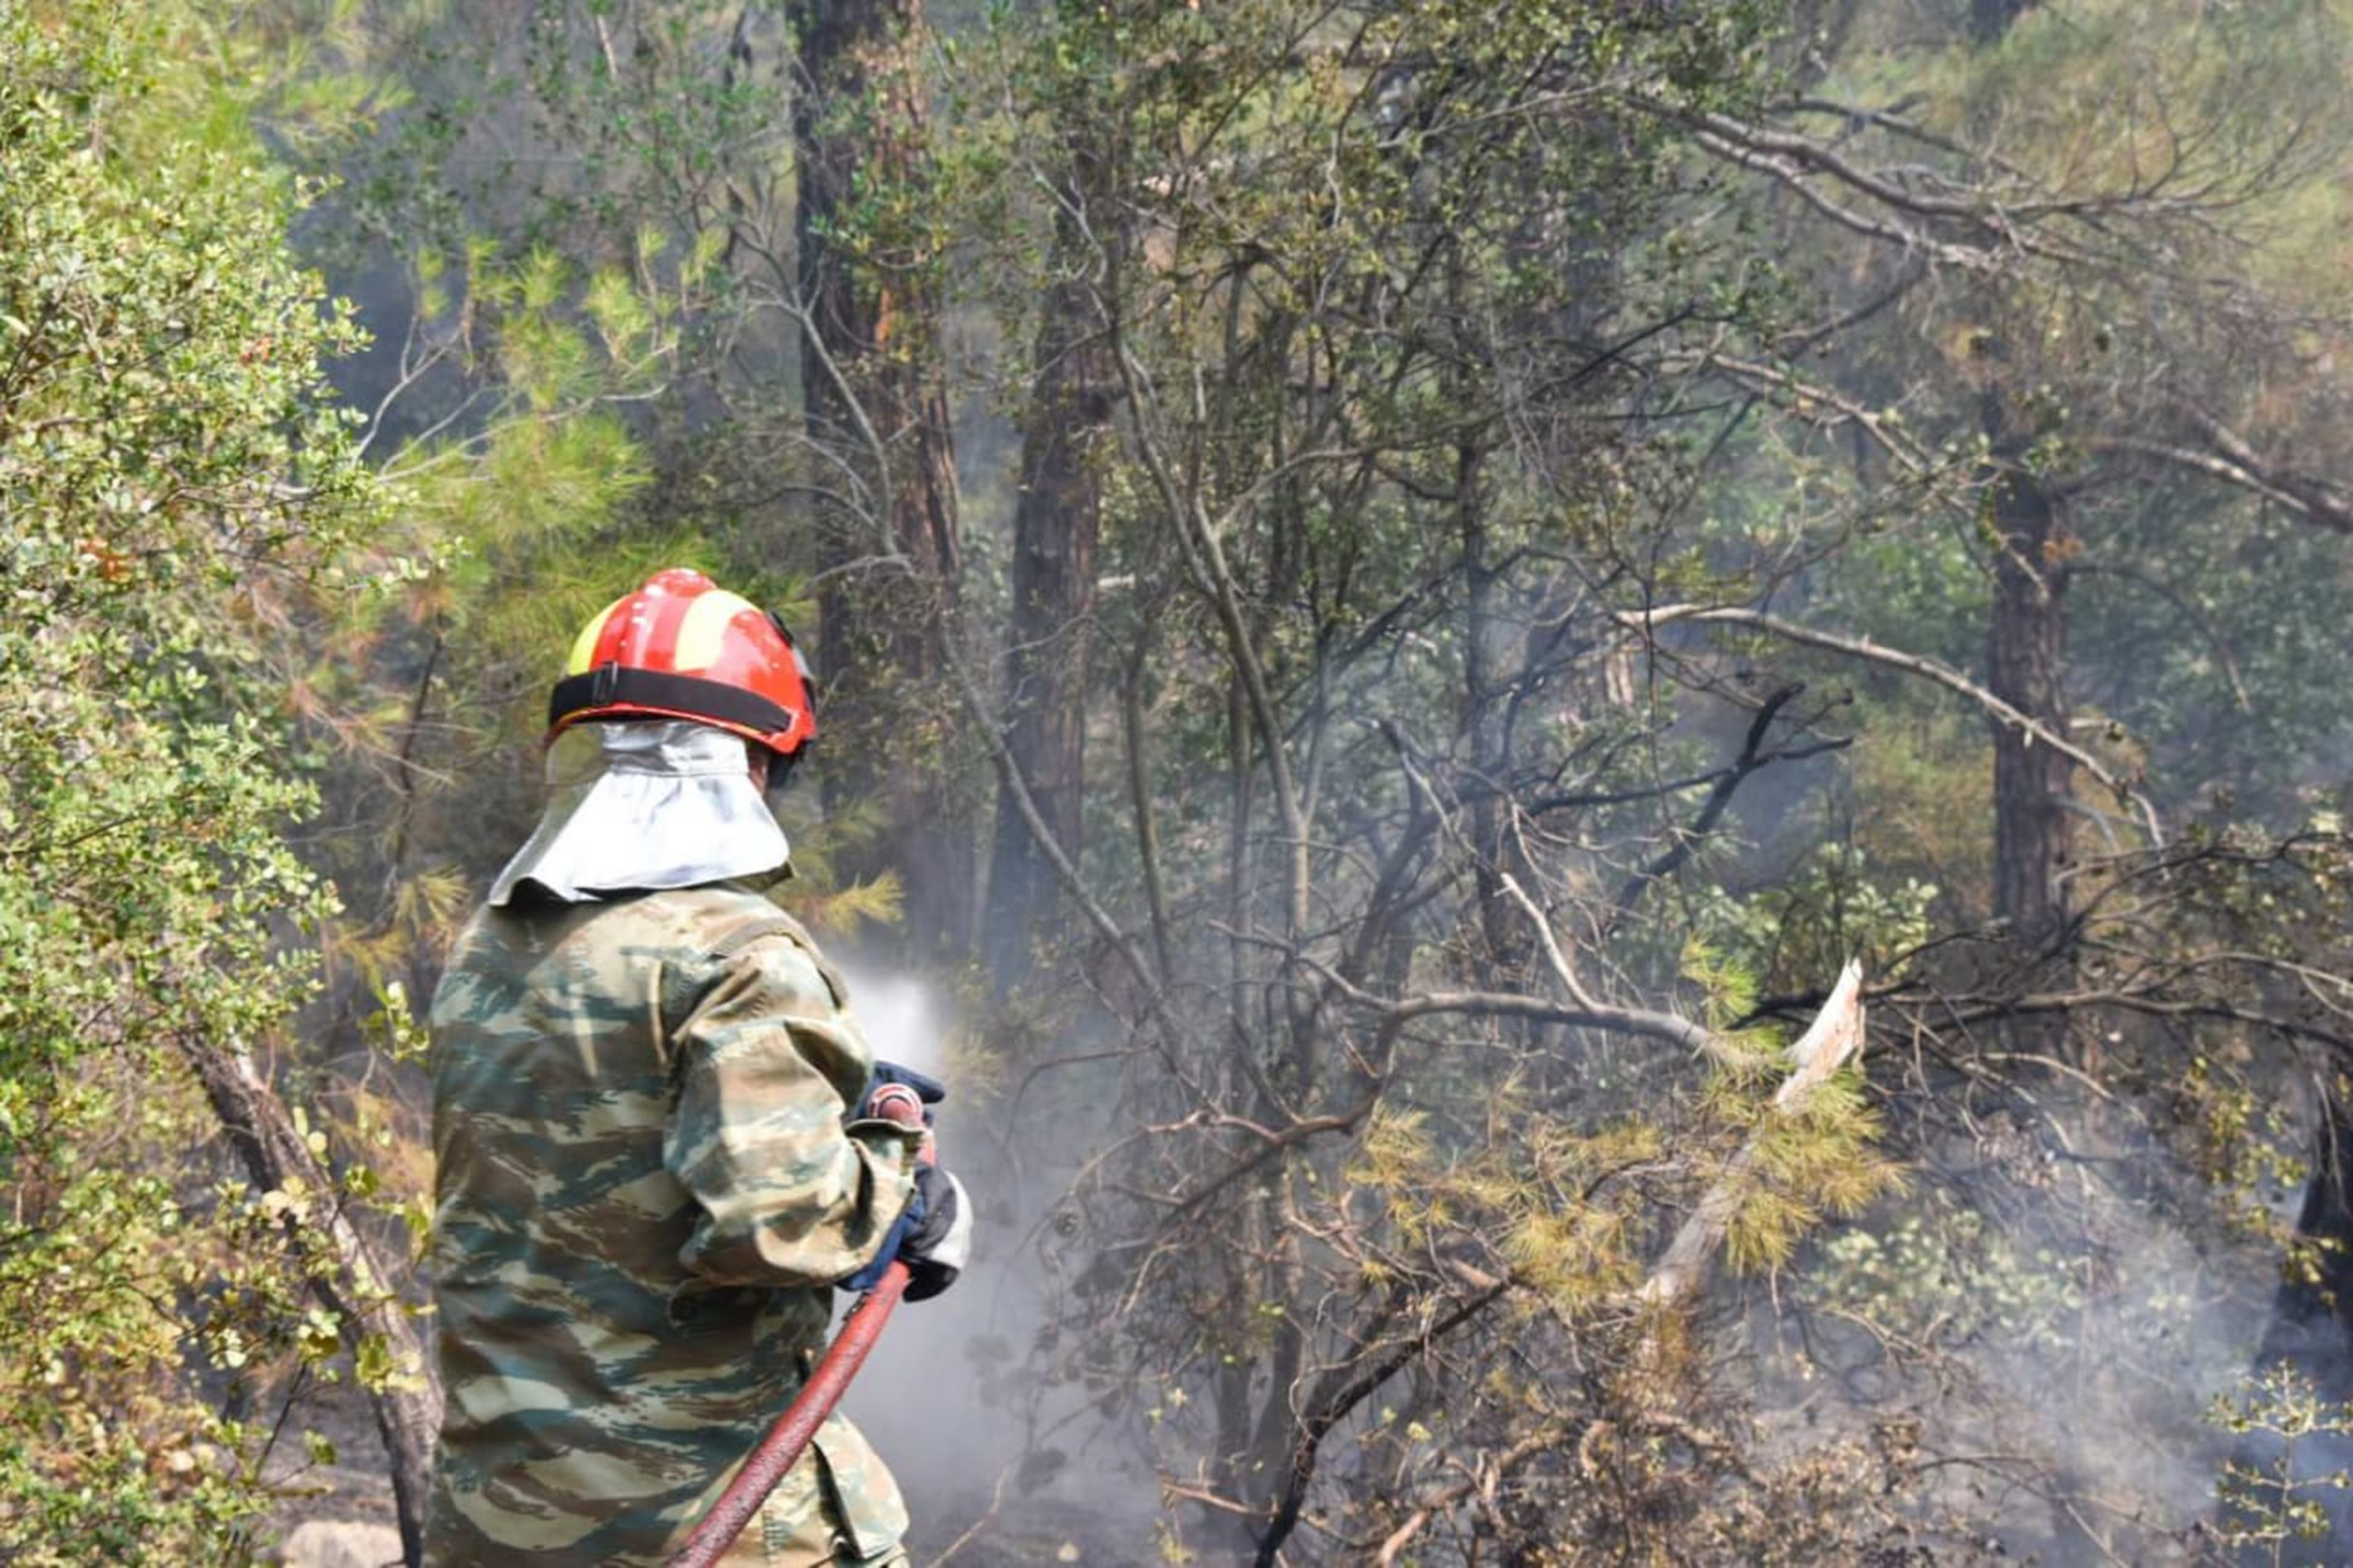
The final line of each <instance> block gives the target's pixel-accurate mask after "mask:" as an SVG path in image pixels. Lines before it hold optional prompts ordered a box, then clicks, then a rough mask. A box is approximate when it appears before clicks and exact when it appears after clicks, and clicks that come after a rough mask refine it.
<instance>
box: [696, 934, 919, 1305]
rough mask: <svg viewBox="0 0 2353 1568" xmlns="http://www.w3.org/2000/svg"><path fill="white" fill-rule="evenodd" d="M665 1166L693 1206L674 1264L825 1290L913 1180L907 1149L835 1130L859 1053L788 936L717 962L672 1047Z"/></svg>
mask: <svg viewBox="0 0 2353 1568" xmlns="http://www.w3.org/2000/svg"><path fill="white" fill-rule="evenodd" d="M673 1047H674V1050H675V1051H676V1055H675V1056H674V1058H673V1060H674V1061H675V1062H676V1063H677V1068H678V1085H679V1088H678V1101H677V1110H676V1114H675V1115H674V1116H673V1117H672V1119H671V1122H670V1128H669V1131H668V1134H667V1137H666V1140H665V1145H664V1149H663V1158H664V1163H665V1165H667V1166H668V1167H669V1169H670V1172H671V1174H672V1175H673V1176H676V1177H677V1179H678V1181H679V1182H680V1183H681V1184H682V1185H683V1186H684V1187H686V1188H687V1190H688V1192H690V1193H692V1194H693V1195H694V1198H695V1199H696V1202H697V1203H698V1204H699V1207H700V1212H699V1214H698V1215H697V1217H696V1221H695V1226H694V1232H693V1234H692V1235H691V1236H689V1237H688V1241H687V1244H686V1245H685V1247H683V1248H682V1249H681V1250H680V1253H679V1262H680V1263H681V1264H683V1265H684V1266H685V1267H687V1268H688V1270H689V1271H691V1272H693V1273H695V1274H697V1275H699V1276H700V1277H702V1278H706V1279H709V1280H710V1281H711V1282H712V1283H713V1284H718V1285H781V1286H806V1285H830V1284H832V1283H833V1282H834V1281H835V1280H837V1279H839V1278H842V1277H843V1276H844V1275H847V1274H849V1273H851V1272H853V1271H855V1270H856V1269H857V1268H858V1267H860V1266H861V1265H863V1264H864V1263H865V1262H866V1261H867V1259H868V1258H869V1257H870V1256H872V1255H873V1253H874V1250H875V1249H876V1248H877V1247H878V1246H880V1245H881V1242H882V1237H883V1235H884V1233H886V1232H888V1231H889V1229H890V1227H891V1224H892V1221H894V1220H896V1219H897V1218H898V1215H899V1211H900V1210H902V1209H904V1208H905V1207H906V1202H907V1195H908V1192H909V1191H910V1190H911V1188H912V1186H913V1182H914V1172H915V1141H914V1140H913V1139H911V1138H909V1137H907V1136H906V1135H905V1134H904V1133H903V1132H901V1131H899V1130H898V1129H896V1128H895V1127H893V1126H892V1125H891V1124H889V1123H887V1122H882V1123H875V1122H863V1121H861V1122H859V1123H858V1124H856V1125H855V1126H854V1127H847V1128H846V1127H845V1126H844V1124H843V1113H844V1109H845V1107H846V1104H847V1097H846V1096H851V1095H856V1094H858V1092H859V1091H860V1088H861V1087H862V1085H863V1084H864V1082H865V1078H866V1074H867V1072H868V1069H869V1066H870V1062H871V1060H872V1059H871V1056H870V1053H869V1051H867V1048H866V1043H865V1041H864V1040H861V1039H860V1038H859V1037H858V1030H857V1028H856V1026H854V1025H853V1024H852V1023H851V1022H850V1021H849V1019H848V1017H847V1016H846V1014H845V1013H844V1012H843V1010H842V1008H841V1006H839V1003H838V1000H837V998H836V997H835V993H834V990H833V987H832V986H831V985H830V984H829V983H827V981H826V979H825V977H824V974H823V973H822V972H821V971H820V970H819V969H818V966H817V964H816V962H815V961H814V960H813V958H812V957H811V956H810V955H809V954H808V953H807V952H805V951H804V950H802V949H801V947H800V946H799V945H798V944H797V943H795V942H794V941H792V940H791V939H790V937H784V936H781V935H779V936H771V937H762V938H761V939H759V940H757V941H756V942H752V943H750V944H748V945H746V946H745V948H744V949H742V950H741V951H739V952H733V953H730V954H728V955H726V956H725V958H724V960H723V967H722V969H721V971H719V973H718V975H717V977H716V978H715V980H714V982H713V983H712V984H711V985H710V987H709V988H708V989H707V990H706V991H705V992H704V993H703V994H702V995H701V996H700V998H699V1000H698V1001H697V1003H696V1005H695V1006H694V1008H693V1010H692V1012H691V1013H690V1014H689V1015H688V1018H687V1020H686V1022H685V1024H684V1025H683V1027H682V1028H680V1029H679V1030H678V1032H677V1034H676V1037H675V1039H674V1042H673Z"/></svg>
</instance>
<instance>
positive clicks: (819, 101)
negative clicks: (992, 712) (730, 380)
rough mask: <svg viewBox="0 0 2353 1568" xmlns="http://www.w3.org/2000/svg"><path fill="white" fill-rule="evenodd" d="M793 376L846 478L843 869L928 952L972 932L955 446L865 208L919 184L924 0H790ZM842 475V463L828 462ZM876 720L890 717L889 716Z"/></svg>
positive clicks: (827, 638) (829, 456) (836, 747)
mask: <svg viewBox="0 0 2353 1568" xmlns="http://www.w3.org/2000/svg"><path fill="white" fill-rule="evenodd" d="M792 18H793V24H794V30H795V33H796V35H797V37H798V38H799V40H800V44H801V76H802V88H801V97H800V98H799V100H798V101H797V102H796V103H795V105H794V108H793V135H794V140H795V143H796V145H797V148H798V151H799V153H800V163H799V168H800V207H799V210H798V212H797V214H796V217H795V222H794V233H795V238H796V242H797V244H798V248H799V270H800V286H801V302H802V305H803V307H804V308H805V309H806V311H807V312H808V317H807V322H806V324H805V329H804V336H803V339H802V348H801V384H802V389H803V398H804V403H805V408H806V415H807V422H808V429H809V433H810V437H811V439H812V440H813V442H814V443H815V445H816V446H817V448H818V449H819V450H820V451H821V452H823V453H824V454H825V455H826V458H825V460H826V461H827V462H829V463H831V464H835V465H837V467H836V468H835V472H834V473H832V474H828V475H827V476H826V478H825V481H824V483H825V487H826V488H828V489H833V490H835V491H838V492H845V493H853V494H854V500H853V502H852V504H851V505H849V506H847V507H846V508H844V511H846V512H847V515H836V516H835V517H831V518H829V519H828V522H829V524H830V525H831V526H830V527H829V528H828V529H827V530H826V537H827V540H828V541H829V543H828V550H827V556H828V558H827V560H826V562H825V566H826V570H827V576H826V578H825V585H824V590H823V593H822V595H821V599H820V614H821V616H822V617H823V620H824V624H823V626H822V627H821V629H820V637H819V641H818V653H819V664H820V665H821V667H820V669H819V671H818V675H819V678H820V680H821V682H822V683H823V685H822V689H823V691H824V706H823V709H822V710H821V719H822V720H823V721H824V728H825V731H826V733H827V736H828V740H827V744H825V748H824V754H823V755H824V759H825V760H824V790H825V801H826V804H827V806H828V808H829V809H831V810H832V811H834V812H836V813H843V812H847V811H848V810H849V809H851V808H860V807H869V806H871V805H872V804H874V803H876V802H880V804H881V809H882V811H883V812H884V815H885V829H884V837H883V841H882V843H881V845H880V846H878V847H877V850H876V852H875V853H872V854H870V855H868V854H861V853H859V852H858V850H857V849H856V847H855V846H849V845H845V846H843V849H842V852H841V853H842V866H843V869H844V870H846V871H847V872H848V873H850V874H852V875H862V874H872V873H875V872H878V871H881V870H883V869H896V870H897V871H898V872H899V874H900V876H901V877H902V878H903V879H904V884H905V887H906V893H907V904H906V907H907V929H908V933H909V935H910V937H912V938H913V940H914V941H915V944H916V945H917V946H918V947H919V948H921V949H926V950H929V951H931V952H934V953H939V952H946V951H953V950H956V949H961V948H963V947H964V946H966V945H967V944H968V943H969V941H970V938H971V933H972V895H973V886H974V877H975V873H976V869H977V866H976V859H975V855H974V851H973V835H972V821H971V818H970V816H969V814H968V812H967V811H966V810H965V809H964V806H963V804H962V802H961V801H960V799H959V797H958V794H957V792H956V791H955V790H953V789H952V788H951V782H952V763H951V759H950V757H949V747H948V745H947V744H946V740H947V735H948V726H949V710H950V705H949V701H948V699H947V695H946V690H945V683H944V681H943V680H942V678H941V677H942V675H943V673H944V671H945V668H946V661H947V660H949V658H952V657H955V656H956V650H955V649H954V648H953V647H952V646H951V644H950V639H949V632H948V628H949V624H950V621H951V618H950V616H949V610H950V608H951V607H952V604H953V600H954V597H955V594H956V584H957V579H958V574H959V572H960V570H961V549H962V544H961V524H960V522H959V518H958V508H957V495H956V477H955V457H954V448H953V443H952V440H951V437H950V434H949V418H948V402H947V395H946V392H945V391H944V388H943V381H942V374H941V367H940V362H939V335H938V309H939V308H938V299H937V297H936V293H935V285H934V281H933V278H932V275H931V272H930V270H929V260H928V258H927V257H926V256H922V255H920V254H918V253H917V252H916V250H915V246H916V244H918V243H919V242H917V241H916V240H915V238H914V237H913V236H908V235H900V234H894V233H892V232H891V230H890V228H889V224H890V222H891V220H890V219H889V218H888V217H887V216H878V215H877V214H876V213H875V212H874V211H872V210H870V209H871V208H872V207H875V206H881V207H882V208H885V209H887V208H888V207H889V206H890V200H889V198H891V197H892V196H894V195H896V194H898V193H904V192H905V191H907V190H908V189H910V188H911V187H913V186H915V184H917V183H918V182H919V180H920V178H921V175H922V170H923V167H924V165H925V160H926V142H925V127H924V112H923V104H922V99H921V97H920V93H919V85H918V76H917V73H916V70H915V64H914V61H913V51H914V49H915V40H917V39H918V38H919V36H920V34H921V31H922V27H923V8H922V6H921V3H920V0H835V3H830V4H829V3H824V0H799V3H797V4H796V5H795V6H793V8H792ZM837 475H839V476H847V478H846V479H845V478H840V477H836V476H837ZM886 720H887V721H888V722H889V724H890V727H889V728H887V729H886V728H885V727H884V726H885V721H886Z"/></svg>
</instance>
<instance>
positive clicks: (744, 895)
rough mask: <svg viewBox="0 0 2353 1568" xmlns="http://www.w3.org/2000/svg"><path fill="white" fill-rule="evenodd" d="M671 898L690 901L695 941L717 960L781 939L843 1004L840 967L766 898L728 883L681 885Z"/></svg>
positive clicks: (845, 997)
mask: <svg viewBox="0 0 2353 1568" xmlns="http://www.w3.org/2000/svg"><path fill="white" fill-rule="evenodd" d="M669 896H674V897H683V898H691V899H692V900H693V901H694V905H695V907H694V908H693V910H692V912H691V915H690V916H689V918H690V920H691V922H692V924H693V928H694V930H695V932H696V936H697V945H698V946H699V947H701V948H702V949H703V950H704V951H705V952H707V953H709V954H710V957H711V958H712V959H713V960H716V961H717V962H719V963H722V964H725V963H728V962H730V961H732V960H734V959H736V958H738V957H740V956H741V955H742V954H744V953H745V952H747V951H749V950H750V949H752V948H753V947H755V946H756V945H757V944H759V943H760V942H763V941H766V940H767V939H768V938H770V937H780V938H782V939H783V940H784V941H786V942H788V943H790V945H791V946H792V947H793V948H794V949H798V950H799V951H800V953H801V956H802V957H804V958H806V959H807V960H809V962H810V963H811V964H812V965H813V966H814V967H815V969H816V971H817V972H818V974H819V975H820V976H821V977H823V979H824V983H825V989H826V990H828V991H830V992H831V993H833V997H834V1003H835V1006H846V1005H847V1002H848V1000H849V988H848V987H847V985H846V984H845V983H843V980H842V976H841V971H839V970H836V969H835V967H834V966H833V965H832V964H831V963H830V962H828V961H827V960H826V958H825V955H824V950H823V949H820V948H819V947H818V946H817V939H816V938H815V937H812V936H811V935H810V934H809V930H808V927H806V926H802V925H801V922H800V921H798V920H795V919H794V918H793V917H792V916H791V915H787V914H786V913H785V912H784V911H783V910H781V909H779V908H778V907H777V906H776V905H775V904H773V903H769V902H768V901H767V899H766V898H765V897H763V896H761V895H760V894H758V893H756V892H750V891H748V890H746V889H743V888H731V887H705V888H691V889H684V890H681V891H680V892H678V893H676V894H672V895H669Z"/></svg>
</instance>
